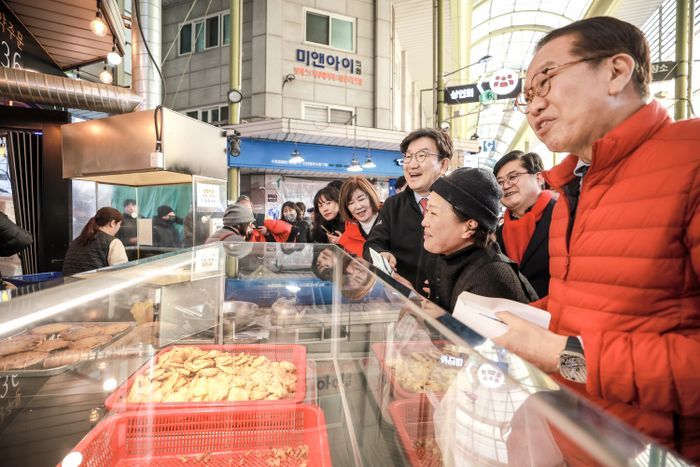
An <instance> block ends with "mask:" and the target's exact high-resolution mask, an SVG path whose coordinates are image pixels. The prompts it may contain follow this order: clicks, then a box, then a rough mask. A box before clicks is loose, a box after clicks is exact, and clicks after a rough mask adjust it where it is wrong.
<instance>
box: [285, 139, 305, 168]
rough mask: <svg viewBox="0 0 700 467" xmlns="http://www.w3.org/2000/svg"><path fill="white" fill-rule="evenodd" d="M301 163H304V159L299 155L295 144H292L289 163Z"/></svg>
mask: <svg viewBox="0 0 700 467" xmlns="http://www.w3.org/2000/svg"><path fill="white" fill-rule="evenodd" d="M302 162H304V158H303V157H301V153H300V152H299V149H298V148H297V143H294V150H293V151H292V153H291V154H290V155H289V163H290V164H301V163H302Z"/></svg>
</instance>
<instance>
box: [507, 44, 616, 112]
mask: <svg viewBox="0 0 700 467" xmlns="http://www.w3.org/2000/svg"><path fill="white" fill-rule="evenodd" d="M608 57H611V55H596V56H594V57H586V58H582V59H580V60H574V61H573V62H566V63H562V64H561V65H557V66H552V67H549V68H545V69H544V70H542V71H540V72H539V73H537V74H536V75H535V76H533V77H532V81H531V83H532V85H531V86H530V88H529V89H528V90H526V91H523V92H521V93H520V94H518V97H516V98H515V106H516V107H517V108H518V110H519V111H521V112H522V113H524V114H526V113H528V108H527V107H528V106H529V105H530V104H532V101H533V100H534V99H535V96H537V97H545V96H546V95H547V94H549V91H550V90H551V89H552V83H551V81H552V78H554V77H555V76H557V74H559V73H561V70H563V69H565V68H566V67H571V66H573V65H578V64H579V63H584V62H590V61H591V60H601V59H603V58H608ZM553 72H556V73H553Z"/></svg>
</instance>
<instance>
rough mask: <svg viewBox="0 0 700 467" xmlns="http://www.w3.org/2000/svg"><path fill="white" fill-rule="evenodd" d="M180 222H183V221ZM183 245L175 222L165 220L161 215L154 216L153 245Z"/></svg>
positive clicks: (176, 246) (173, 246)
mask: <svg viewBox="0 0 700 467" xmlns="http://www.w3.org/2000/svg"><path fill="white" fill-rule="evenodd" d="M175 222H177V221H175ZM179 223H182V221H180V222H179ZM181 245H182V243H181V242H180V235H179V234H178V232H177V229H176V228H175V223H174V222H170V221H165V220H163V219H161V218H160V217H154V218H153V246H160V247H172V248H180V246H181Z"/></svg>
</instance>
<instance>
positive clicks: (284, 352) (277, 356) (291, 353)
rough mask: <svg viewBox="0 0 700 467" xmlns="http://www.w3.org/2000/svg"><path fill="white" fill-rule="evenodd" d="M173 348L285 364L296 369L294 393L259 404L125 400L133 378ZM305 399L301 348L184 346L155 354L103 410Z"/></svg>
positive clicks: (273, 402) (169, 348) (207, 405)
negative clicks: (241, 356)
mask: <svg viewBox="0 0 700 467" xmlns="http://www.w3.org/2000/svg"><path fill="white" fill-rule="evenodd" d="M175 347H197V348H199V349H202V350H219V351H221V352H231V353H241V352H245V353H247V354H249V355H254V356H259V355H264V356H265V357H267V358H269V359H270V360H272V361H273V362H279V361H282V360H286V361H289V362H292V363H293V364H294V365H295V366H296V367H297V390H296V393H295V394H294V398H292V399H282V400H262V401H218V402H143V403H132V402H127V401H126V398H127V396H128V394H129V391H130V390H131V386H132V385H133V384H134V381H135V380H136V378H137V377H138V376H140V375H142V374H143V373H145V372H146V371H148V369H149V368H150V367H151V365H153V364H154V363H155V362H156V361H157V359H158V358H159V357H160V356H161V355H163V354H164V353H166V352H169V351H171V350H172V349H174V348H175ZM305 397H306V347H304V346H303V345H274V344H252V345H245V344H233V345H186V346H170V347H166V348H164V349H162V350H161V351H160V352H158V354H157V355H156V356H155V357H153V358H152V359H151V360H149V361H148V362H146V364H145V365H144V366H143V367H141V368H140V369H139V370H138V371H136V372H135V373H134V374H133V375H131V376H130V377H129V379H128V380H126V382H125V383H124V384H122V385H121V386H120V387H119V388H117V390H115V391H114V392H113V393H112V394H110V395H109V397H107V400H105V407H106V408H107V409H108V410H142V409H176V408H177V409H183V408H202V407H210V406H231V405H256V406H259V405H268V404H272V405H279V404H289V403H298V402H302V401H303V400H304V398H305Z"/></svg>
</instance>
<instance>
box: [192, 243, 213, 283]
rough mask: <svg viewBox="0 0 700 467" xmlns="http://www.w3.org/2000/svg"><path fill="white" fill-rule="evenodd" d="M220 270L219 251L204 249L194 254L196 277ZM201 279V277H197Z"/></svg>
mask: <svg viewBox="0 0 700 467" xmlns="http://www.w3.org/2000/svg"><path fill="white" fill-rule="evenodd" d="M218 270H219V249H218V248H204V249H201V250H197V251H195V254H194V271H193V272H194V275H195V276H201V275H203V274H204V275H207V273H213V272H217V271H218ZM196 278H198V279H201V277H196Z"/></svg>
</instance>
